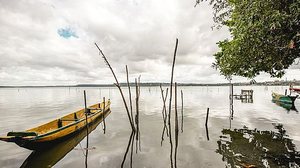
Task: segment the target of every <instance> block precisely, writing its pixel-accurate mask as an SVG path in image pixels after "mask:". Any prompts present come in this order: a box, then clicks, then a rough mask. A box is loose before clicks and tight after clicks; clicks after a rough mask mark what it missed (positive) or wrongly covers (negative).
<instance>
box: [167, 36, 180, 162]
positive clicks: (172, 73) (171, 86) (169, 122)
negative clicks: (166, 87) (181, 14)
mask: <svg viewBox="0 0 300 168" xmlns="http://www.w3.org/2000/svg"><path fill="white" fill-rule="evenodd" d="M177 46H178V39H176V44H175V50H174V57H173V63H172V72H171V82H170V99H169V100H170V101H169V116H168V125H169V140H170V146H171V152H170V161H171V168H173V142H172V129H171V109H172V90H173V75H174V67H175V60H176V53H177Z"/></svg>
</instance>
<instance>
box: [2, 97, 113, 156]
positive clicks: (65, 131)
mask: <svg viewBox="0 0 300 168" xmlns="http://www.w3.org/2000/svg"><path fill="white" fill-rule="evenodd" d="M104 106H105V107H104ZM109 113H110V100H108V101H106V102H102V103H97V104H94V105H92V106H89V107H88V108H87V110H85V109H81V110H78V111H76V112H73V113H70V114H68V115H65V116H63V117H61V118H58V119H55V120H53V121H50V122H48V123H46V124H43V125H40V126H37V127H35V128H31V129H28V130H26V131H20V132H8V133H7V136H2V137H0V140H2V141H6V142H14V143H16V144H17V145H19V146H21V147H24V148H27V149H31V150H38V149H41V148H44V147H47V146H49V145H51V144H53V143H57V142H59V141H62V140H64V139H65V138H67V137H69V136H71V135H73V134H75V133H77V132H78V131H80V130H82V129H84V128H86V126H87V125H88V126H89V125H91V124H92V123H93V122H94V121H95V120H96V119H99V118H100V119H104V118H105V117H106V116H107V115H109Z"/></svg>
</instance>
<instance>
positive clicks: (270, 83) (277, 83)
mask: <svg viewBox="0 0 300 168" xmlns="http://www.w3.org/2000/svg"><path fill="white" fill-rule="evenodd" d="M291 83H292V84H293V85H300V80H297V81H295V80H293V81H266V82H257V83H250V82H236V83H232V84H234V85H235V86H250V85H253V86H289V85H290V84H291ZM129 85H130V86H135V83H130V84H129ZM160 85H162V86H169V83H158V82H149V83H140V86H141V87H154V86H155V87H158V86H160ZM177 85H178V86H229V85H230V83H177ZM120 86H122V87H126V86H127V83H120ZM45 87H115V85H114V84H77V85H44V86H41V85H38V86H34V85H26V86H15V85H14V86H12V85H11V86H5V85H3V86H0V88H45Z"/></svg>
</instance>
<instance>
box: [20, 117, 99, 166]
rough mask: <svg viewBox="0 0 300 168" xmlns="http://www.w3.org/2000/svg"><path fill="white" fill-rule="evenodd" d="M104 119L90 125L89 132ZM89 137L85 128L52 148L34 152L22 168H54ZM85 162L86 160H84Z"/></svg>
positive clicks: (96, 120)
mask: <svg viewBox="0 0 300 168" xmlns="http://www.w3.org/2000/svg"><path fill="white" fill-rule="evenodd" d="M101 121H102V118H101V117H100V118H97V119H95V121H94V122H93V123H92V124H90V125H89V128H88V132H89V133H91V132H92V131H93V130H95V129H96V128H97V126H98V125H99V124H100V123H101ZM86 135H87V128H86V127H84V128H83V129H82V130H80V131H78V132H77V133H76V134H74V135H72V136H70V137H68V138H66V139H64V140H63V141H60V142H58V143H55V144H53V145H51V147H49V148H47V149H43V150H35V151H32V152H31V154H30V155H29V156H28V157H27V159H26V160H25V161H24V162H23V164H22V165H21V166H20V168H34V167H38V168H40V167H54V165H55V164H56V163H57V162H59V161H60V160H61V159H62V158H63V157H64V156H66V155H67V154H68V153H69V152H70V151H71V150H73V149H74V148H75V147H76V146H77V144H79V143H80V142H81V140H83V138H85V137H86ZM92 149H93V148H92ZM82 159H83V160H84V158H82Z"/></svg>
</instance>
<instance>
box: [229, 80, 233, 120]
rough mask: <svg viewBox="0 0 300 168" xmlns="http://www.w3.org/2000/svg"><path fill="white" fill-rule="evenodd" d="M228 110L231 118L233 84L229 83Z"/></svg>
mask: <svg viewBox="0 0 300 168" xmlns="http://www.w3.org/2000/svg"><path fill="white" fill-rule="evenodd" d="M229 92H230V94H229V103H230V105H229V106H230V107H229V111H230V118H231V119H233V84H231V83H230V89H229Z"/></svg>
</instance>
